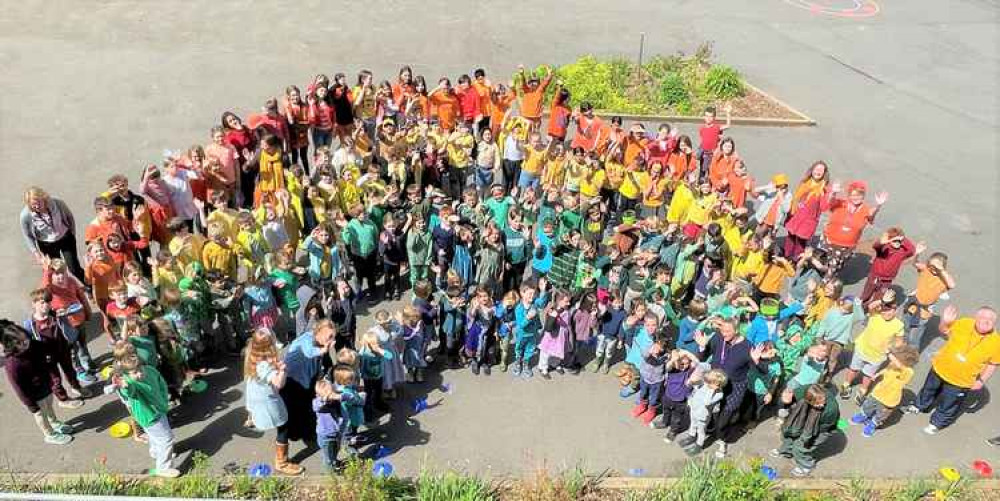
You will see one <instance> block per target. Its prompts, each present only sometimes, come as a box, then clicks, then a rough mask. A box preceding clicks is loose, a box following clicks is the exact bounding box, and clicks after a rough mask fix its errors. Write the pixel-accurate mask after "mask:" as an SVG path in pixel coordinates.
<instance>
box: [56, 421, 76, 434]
mask: <svg viewBox="0 0 1000 501" xmlns="http://www.w3.org/2000/svg"><path fill="white" fill-rule="evenodd" d="M52 429H53V430H55V432H56V433H59V434H62V435H69V434H72V433H73V427H72V426H70V425H68V424H66V423H60V422H58V421H56V422H55V423H52Z"/></svg>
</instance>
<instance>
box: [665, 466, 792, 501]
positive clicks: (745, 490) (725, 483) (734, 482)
mask: <svg viewBox="0 0 1000 501" xmlns="http://www.w3.org/2000/svg"><path fill="white" fill-rule="evenodd" d="M672 491H673V495H674V497H673V499H674V500H675V501H707V500H712V501H768V500H770V499H772V498H773V496H774V491H775V486H774V483H773V482H771V481H770V480H768V479H767V477H765V476H764V475H763V474H762V473H760V461H759V460H758V461H751V462H750V464H749V465H748V466H746V467H741V466H738V465H736V464H735V463H733V462H731V461H716V460H714V459H711V458H706V459H704V460H701V461H697V460H695V461H689V462H688V464H687V466H685V467H684V473H683V474H682V476H681V478H680V480H679V481H678V483H677V485H675V486H674V487H673V489H672Z"/></svg>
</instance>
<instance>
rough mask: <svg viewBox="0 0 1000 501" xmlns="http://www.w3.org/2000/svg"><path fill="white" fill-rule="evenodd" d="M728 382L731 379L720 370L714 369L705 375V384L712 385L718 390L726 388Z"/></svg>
mask: <svg viewBox="0 0 1000 501" xmlns="http://www.w3.org/2000/svg"><path fill="white" fill-rule="evenodd" d="M728 380H729V377H727V376H726V373H725V372H722V371H721V370H719V369H712V370H710V371H708V373H707V374H705V384H710V385H712V386H715V387H718V388H722V387H723V386H725V385H726V381H728Z"/></svg>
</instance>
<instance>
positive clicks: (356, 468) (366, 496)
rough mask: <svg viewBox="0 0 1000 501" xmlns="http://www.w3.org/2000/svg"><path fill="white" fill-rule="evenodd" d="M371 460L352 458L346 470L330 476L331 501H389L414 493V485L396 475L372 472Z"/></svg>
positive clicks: (327, 495) (329, 491)
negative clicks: (381, 474)
mask: <svg viewBox="0 0 1000 501" xmlns="http://www.w3.org/2000/svg"><path fill="white" fill-rule="evenodd" d="M373 464H374V463H373V462H372V461H371V460H360V459H352V460H350V461H348V463H347V465H346V466H345V467H344V470H343V471H342V472H340V473H338V474H335V475H331V476H330V485H329V486H328V488H327V489H326V498H327V499H329V500H330V501H388V500H390V499H399V498H405V497H408V496H410V495H411V494H412V488H411V487H412V486H411V485H409V484H407V483H406V482H403V481H402V480H399V479H396V478H394V477H389V478H382V477H377V476H375V475H373V474H372V466H373Z"/></svg>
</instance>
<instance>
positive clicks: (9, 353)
mask: <svg viewBox="0 0 1000 501" xmlns="http://www.w3.org/2000/svg"><path fill="white" fill-rule="evenodd" d="M553 80H554V77H553V75H552V74H551V72H543V74H539V75H536V74H528V73H526V72H525V71H524V70H523V69H522V70H521V71H520V72H519V73H518V74H517V76H516V81H512V82H510V83H509V84H507V85H504V84H500V83H496V84H494V83H491V82H490V81H489V80H488V79H487V77H486V73H485V71H483V70H481V69H480V70H476V71H475V72H473V76H472V77H470V76H468V75H462V76H461V77H459V78H458V80H457V86H454V87H453V86H452V84H451V81H450V80H449V79H448V78H441V79H440V80H439V81H438V83H437V86H436V87H434V88H428V85H427V82H426V81H425V79H424V78H423V77H421V76H417V75H413V72H412V71H411V70H410V68H408V67H404V68H402V69H401V70H400V72H399V74H398V77H397V78H395V79H393V80H392V81H388V80H386V81H382V82H381V83H378V84H376V83H375V81H374V79H373V75H372V74H371V72H368V71H361V72H360V73H359V74H358V77H357V80H356V85H353V86H352V85H350V83H349V82H348V79H347V77H346V76H345V75H344V74H337V75H335V76H334V77H333V78H332V79H330V78H328V77H327V76H326V75H318V76H316V77H315V78H314V79H312V81H311V82H310V83H309V84H308V85H307V86H305V87H304V89H300V88H299V87H297V86H294V85H292V86H289V87H288V88H287V89H286V90H285V92H284V93H283V96H282V97H281V98H280V99H278V98H272V99H268V100H267V101H266V102H265V105H264V108H263V111H262V112H260V113H256V114H253V115H251V116H249V117H247V120H246V121H244V120H242V119H241V118H240V117H238V116H237V115H236V114H234V113H232V112H226V113H224V114H223V115H222V120H221V124H220V125H219V126H217V127H214V128H212V129H211V133H210V135H209V136H208V139H210V142H209V144H208V145H205V146H203V145H200V144H197V145H195V146H192V147H190V148H188V149H187V150H186V151H184V152H166V154H165V158H164V159H163V161H162V163H161V164H157V165H149V166H147V167H145V168H144V169H142V172H141V173H140V174H141V175H140V179H139V190H138V192H135V191H132V190H131V189H130V187H129V179H128V178H127V177H126V176H123V175H116V176H113V177H112V178H110V179H109V180H108V186H107V191H105V192H103V193H100V194H99V195H98V196H97V197H96V199H95V200H94V204H93V208H94V211H95V216H94V219H93V220H92V221H90V222H89V223H87V225H86V227H85V232H84V238H83V241H84V245H85V248H86V259H84V260H78V259H77V257H76V250H75V247H76V236H75V235H76V233H75V232H76V229H75V222H74V219H73V215H72V212H71V211H70V209H69V208H68V207H67V206H66V205H65V204H64V203H63V202H61V201H60V200H58V199H56V198H53V197H51V196H49V195H48V194H47V193H46V192H45V191H44V190H42V189H39V188H31V189H29V190H28V191H27V193H26V194H25V209H24V210H23V211H22V214H21V222H22V224H21V226H22V229H23V231H24V236H25V240H26V242H27V245H28V247H29V249H30V250H31V252H32V253H33V255H34V256H35V257H36V259H37V260H38V262H39V264H40V265H41V266H42V269H43V272H42V278H41V281H40V288H39V289H38V290H35V291H33V292H31V294H30V301H31V314H30V315H29V317H28V319H27V320H25V321H24V322H23V324H22V325H17V324H13V323H5V324H4V325H3V338H2V341H3V342H2V347H3V353H4V355H5V358H6V369H7V374H8V376H9V378H10V380H11V382H12V383H13V385H14V387H15V389H16V390H17V393H18V395H19V396H20V397H21V400H22V401H23V402H24V404H25V405H26V406H27V407H28V409H29V411H31V412H32V413H33V414H34V416H35V419H36V421H37V422H38V425H39V427H40V428H41V430H42V432H43V433H44V436H45V440H46V441H47V442H50V443H55V444H65V443H68V442H69V441H70V440H71V438H72V437H71V432H72V430H71V429H70V427H68V426H66V425H65V424H64V423H62V422H61V421H59V420H58V419H57V417H56V416H55V414H54V411H53V408H52V396H53V395H54V396H55V399H56V400H57V403H58V404H59V405H60V406H61V407H78V406H79V405H81V403H82V400H81V399H82V398H85V397H88V396H89V395H90V391H88V388H87V385H90V384H93V383H94V382H95V381H96V377H95V376H96V371H97V369H98V368H97V367H95V366H94V364H93V362H92V360H91V356H90V354H89V351H88V347H87V341H88V336H90V335H92V334H96V333H95V332H94V330H93V329H95V328H96V330H98V331H100V332H101V333H103V335H104V336H105V337H106V338H107V342H108V343H109V346H110V347H111V348H112V352H113V355H114V364H113V366H112V370H111V374H110V376H109V377H108V380H109V384H108V385H107V386H106V388H107V391H109V392H115V393H117V395H118V396H119V397H120V398H121V400H122V402H123V403H124V404H125V405H126V406H127V408H128V410H129V413H130V414H131V416H132V419H133V427H134V428H135V436H136V438H137V440H144V441H148V443H149V446H150V452H151V455H152V456H153V457H154V458H155V461H156V466H155V469H154V470H153V472H154V473H155V474H158V475H162V476H176V475H178V474H180V472H178V471H177V470H176V469H174V468H173V465H172V458H173V453H172V446H173V437H172V433H171V430H170V424H169V420H168V417H167V416H168V410H169V409H170V407H171V406H172V405H177V404H179V403H180V402H181V401H182V400H183V398H184V396H185V393H186V391H187V389H188V387H189V386H190V385H191V384H192V381H194V380H195V379H196V378H198V377H199V376H200V375H201V374H203V373H204V372H205V370H206V369H207V368H208V367H212V366H215V365H216V364H217V363H218V362H219V361H220V357H222V356H225V355H238V354H240V353H241V351H242V353H243V357H244V364H243V369H242V370H243V374H244V376H245V381H246V391H245V395H246V407H247V409H248V413H249V419H248V421H247V425H248V426H253V427H255V428H257V429H259V430H270V429H275V430H276V433H277V438H276V458H275V468H276V470H277V471H279V472H280V473H284V474H292V475H294V474H299V473H301V472H302V467H301V466H298V465H296V464H294V463H292V462H291V461H290V460H289V459H288V444H289V441H290V440H297V439H302V438H306V439H315V440H316V442H317V443H318V444H319V446H320V447H321V449H322V451H323V452H322V454H323V461H324V464H325V465H327V466H328V467H330V468H334V467H336V466H337V464H338V455H339V453H340V449H341V448H343V449H345V452H346V453H348V454H353V453H356V445H357V432H358V430H359V428H361V427H363V426H365V423H370V422H371V421H372V420H373V419H374V418H375V417H377V416H378V414H379V413H381V412H391V407H390V406H389V405H388V404H387V400H390V399H393V398H396V397H397V396H398V395H399V392H401V391H403V389H404V387H405V385H407V384H409V383H420V382H423V381H424V380H425V377H426V374H425V371H427V370H428V369H431V368H434V370H443V369H452V370H455V369H461V368H463V367H468V369H469V370H470V371H471V372H472V373H474V374H477V375H479V374H482V375H484V376H488V375H491V374H492V371H493V370H494V368H497V369H498V370H500V371H501V372H504V373H508V374H511V375H513V376H515V377H519V378H525V379H526V378H532V377H533V376H534V375H536V374H537V375H538V376H539V377H540V378H544V379H550V378H552V377H553V374H560V375H561V374H565V373H567V372H569V373H572V374H576V373H579V372H580V371H581V370H584V369H585V368H587V367H588V366H589V369H590V370H592V371H593V372H603V373H605V374H607V373H609V372H610V371H611V370H612V368H617V369H616V376H617V377H618V378H619V379H620V381H621V384H622V389H621V396H622V397H625V398H631V397H632V396H633V395H634V397H635V398H636V405H635V407H634V408H633V410H632V415H633V416H635V417H636V418H637V419H639V420H640V421H641V422H642V423H644V424H645V425H648V426H650V427H652V428H660V429H666V430H667V431H666V436H665V441H666V442H673V441H675V440H676V441H677V443H679V444H680V445H681V446H682V447H683V448H684V450H685V451H686V452H688V453H690V454H695V453H698V452H699V451H701V450H702V448H703V447H704V446H706V445H707V443H708V441H709V440H710V439H712V437H714V439H715V441H716V442H717V443H718V444H719V449H718V451H717V452H716V455H718V456H725V454H726V453H727V451H728V447H729V445H730V444H731V443H733V441H734V440H736V438H737V437H738V436H739V434H740V432H741V431H742V430H744V429H745V428H746V427H747V426H750V427H752V426H754V425H755V424H756V423H758V422H760V421H761V420H763V419H766V418H768V417H770V416H771V415H772V414H773V415H775V416H777V419H778V420H779V421H780V422H781V423H782V425H781V426H782V428H781V430H782V436H783V443H782V445H781V447H780V448H777V449H775V450H774V451H772V454H774V455H776V456H785V457H791V458H793V459H794V460H795V462H796V467H795V470H793V473H794V474H796V475H807V474H809V472H810V471H811V470H812V468H813V467H814V466H815V454H814V452H815V450H816V448H817V447H819V445H820V444H822V443H823V441H825V440H826V439H827V438H828V437H829V436H830V435H831V434H832V433H835V432H836V428H837V422H838V419H839V407H838V404H837V396H838V394H839V396H840V397H841V398H844V399H847V398H850V397H851V396H852V395H853V397H854V399H855V400H856V401H857V403H858V405H859V406H860V410H859V411H858V412H857V414H855V415H854V416H853V418H851V422H853V423H855V424H858V425H861V426H862V427H863V435H864V436H866V437H870V436H872V435H873V434H875V433H876V432H877V431H876V430H878V429H879V428H880V427H883V426H886V425H887V424H888V423H889V422H891V420H890V415H891V414H892V412H893V411H894V409H896V408H898V407H899V406H900V404H901V401H902V392H903V388H904V387H905V386H906V385H907V384H908V383H909V381H910V379H911V378H912V376H913V367H914V365H915V364H916V363H917V360H918V358H919V352H920V349H921V348H922V347H923V346H924V345H925V342H926V341H927V340H926V339H924V336H923V331H924V325H925V324H926V322H927V320H928V319H929V318H930V317H931V316H932V315H933V314H934V308H935V305H936V303H938V302H939V301H940V300H941V298H942V297H943V296H944V295H945V294H946V292H947V291H948V290H950V289H952V288H954V287H955V280H954V278H953V277H952V276H951V275H950V274H949V273H948V271H947V256H945V255H944V254H942V253H933V254H931V255H930V256H929V257H923V254H924V252H925V250H926V246H925V245H924V244H922V243H919V244H913V243H912V242H911V241H910V240H909V239H908V238H907V237H906V236H905V234H904V232H903V231H902V230H901V229H899V228H891V229H889V230H888V231H886V232H885V233H884V234H883V235H881V236H880V237H878V239H877V240H876V242H875V244H874V246H873V249H872V251H873V252H874V261H873V263H872V266H871V274H870V277H869V279H868V281H867V283H866V284H865V286H864V291H863V293H862V294H861V295H860V296H857V297H855V296H850V295H847V294H845V293H844V291H843V283H842V282H841V280H840V278H839V276H840V272H841V270H842V268H843V267H844V266H845V265H847V264H848V262H849V261H850V260H851V257H852V255H853V253H854V252H855V251H856V250H858V247H859V245H861V242H862V239H863V235H864V233H865V232H866V229H867V228H868V226H870V225H872V224H873V222H874V219H875V217H876V214H877V213H878V211H879V208H880V207H881V206H882V205H883V204H884V203H885V202H886V201H887V199H888V195H887V194H886V193H885V192H879V193H876V194H874V196H873V198H872V200H873V203H870V202H869V201H868V200H869V199H868V187H867V185H866V184H865V183H864V182H862V181H853V182H850V183H849V184H847V185H846V189H845V186H844V185H842V184H841V183H840V182H838V181H831V179H832V172H831V169H830V167H829V166H828V165H827V164H826V163H824V162H816V163H815V164H814V165H812V166H810V167H809V168H808V169H806V171H805V173H804V175H803V176H802V178H801V179H800V180H798V182H797V183H795V184H794V185H793V183H791V182H790V180H789V178H788V176H787V175H784V174H779V175H776V176H774V177H773V178H772V179H770V181H769V182H760V181H759V180H756V179H755V178H754V177H752V176H751V175H750V173H749V172H748V169H747V165H746V164H745V163H744V160H743V158H741V156H740V155H739V153H738V152H737V149H736V141H735V140H734V138H733V137H732V136H730V135H728V134H727V129H728V127H729V125H730V120H729V112H730V110H729V109H728V107H727V108H726V109H725V111H726V121H725V122H724V123H723V122H720V121H717V118H716V110H715V109H714V108H710V109H707V110H705V114H704V123H703V124H701V125H700V126H699V127H697V135H696V136H694V139H692V137H691V136H689V135H687V134H685V133H683V132H682V131H681V130H680V128H678V127H673V126H670V125H667V124H661V125H659V126H658V127H657V130H656V132H652V133H651V132H648V131H647V130H646V128H645V127H644V126H643V125H642V124H640V123H635V124H632V125H630V126H629V127H628V128H624V124H623V122H622V120H621V119H620V118H618V117H613V118H611V119H610V120H609V121H605V120H604V119H603V118H601V117H599V116H597V115H595V114H594V110H593V107H592V106H591V105H590V103H586V102H580V103H574V102H573V100H572V95H571V93H570V91H569V90H568V89H566V88H564V87H562V85H561V84H560V82H558V81H553ZM549 94H551V95H552V97H551V107H550V109H549V114H548V119H547V121H543V119H542V117H543V113H542V111H543V104H544V102H545V100H547V99H550V98H547V97H546V96H547V95H549ZM696 142H697V146H696ZM824 217H825V218H826V222H825V224H821V223H823V218H824ZM817 230H819V232H818V234H817ZM779 243H780V245H779ZM908 260H912V262H913V264H914V266H916V268H917V271H918V278H917V283H916V287H915V289H914V291H913V292H911V293H908V294H906V295H905V297H902V295H901V293H899V292H897V291H896V289H894V288H893V282H894V280H895V277H896V275H897V274H898V272H899V270H900V268H901V267H902V266H903V265H904V264H905V263H906V262H907V261H908ZM379 284H381V285H379ZM408 289H410V290H412V297H411V298H409V299H408V300H407V301H406V303H405V305H404V306H403V307H402V308H401V309H399V311H398V312H397V313H396V314H390V313H389V311H388V309H385V308H379V307H375V306H376V305H377V304H378V302H379V301H388V300H396V299H400V298H401V297H402V295H403V293H404V291H406V290H408ZM359 302H366V303H367V306H368V308H369V311H372V312H373V317H374V320H375V322H374V326H373V327H372V328H370V329H367V330H364V331H363V332H361V333H359V332H358V328H357V324H358V320H357V311H358V304H359ZM951 320H952V321H954V319H951ZM994 321H995V315H994ZM857 325H863V327H862V328H861V329H860V334H858V335H857V336H856V337H855V336H854V327H855V326H857ZM977 326H978V324H977ZM977 328H978V327H977ZM983 329H985V330H983ZM983 329H979V330H978V332H980V333H981V334H983V335H987V334H989V335H991V336H996V335H995V333H994V332H993V326H992V324H990V325H989V326H986V327H983ZM88 331H89V332H88ZM91 337H92V336H91ZM990 339H991V340H992V339H993V338H990ZM987 347H988V348H989V351H988V352H986V353H985V354H984V355H982V356H980V357H979V358H977V359H976V360H981V361H982V365H983V366H990V367H992V366H994V365H995V364H996V363H997V362H1000V345H997V344H995V343H993V342H992V341H991V343H990V344H988V346H987ZM987 347H984V348H982V349H986V348H987ZM536 353H537V358H536ZM848 353H851V354H850V356H848ZM842 358H844V359H848V358H849V359H850V362H849V364H847V365H846V373H845V374H844V376H843V377H842V378H840V381H841V382H840V386H839V388H836V387H835V386H834V385H833V383H832V382H831V381H832V379H833V378H834V376H835V375H836V374H837V373H838V371H840V369H842V366H841V362H840V361H841V359H842ZM991 364H992V365H991ZM938 372H941V371H938ZM984 372H985V371H984ZM989 372H990V374H991V373H992V370H990V371H989ZM988 375H989V374H987V375H986V378H982V379H983V380H985V379H987V378H988ZM859 376H860V378H859ZM945 379H947V378H945ZM946 382H947V381H946ZM856 383H857V386H856V388H855V387H854V385H855V384H856ZM64 384H65V385H68V386H69V389H65V387H64ZM930 406H931V403H930V402H928V403H926V405H924V407H923V409H921V410H927V409H928V408H929V407H930Z"/></svg>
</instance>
